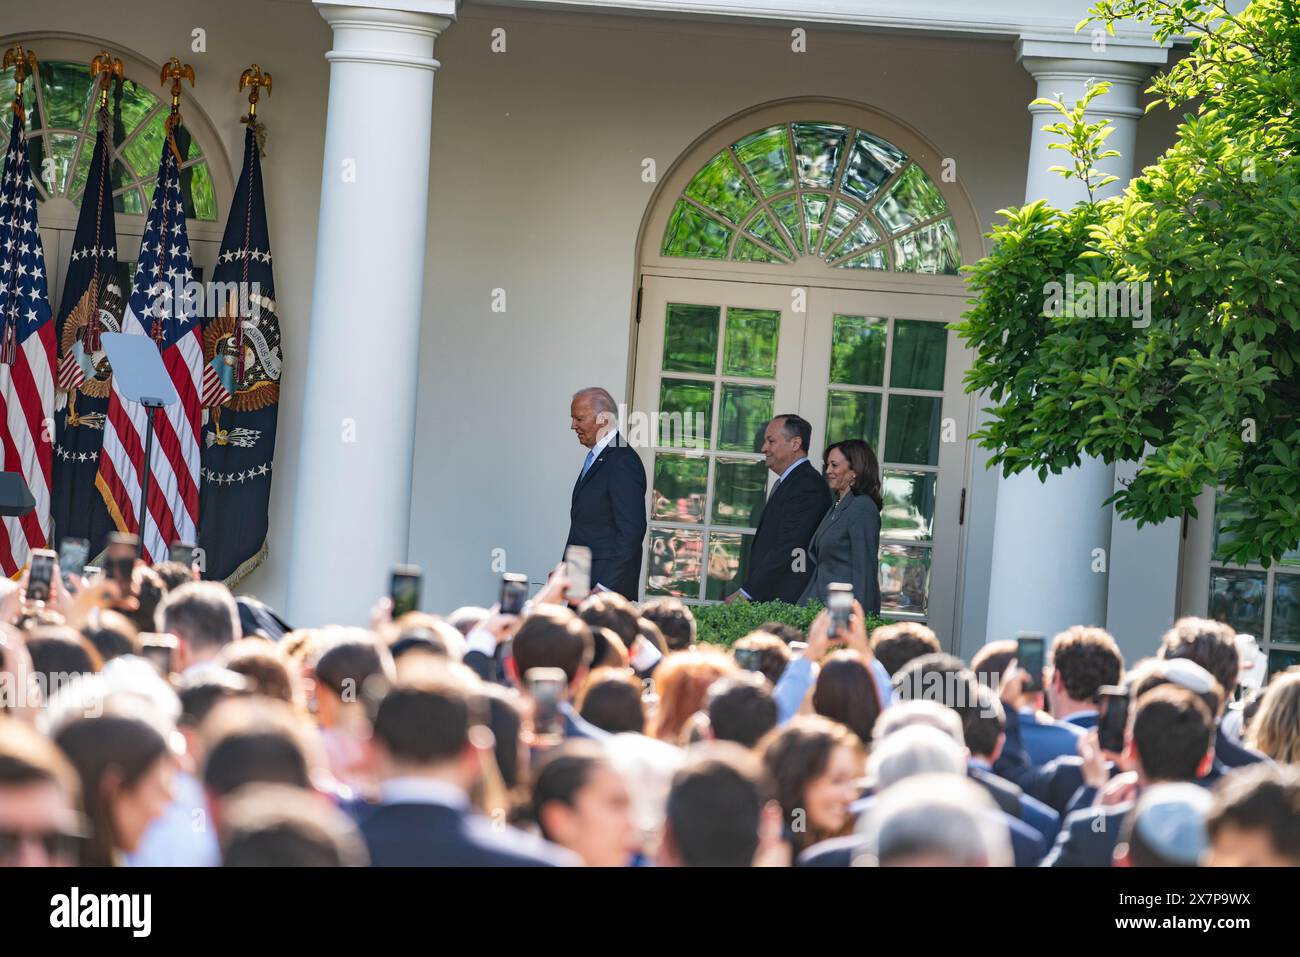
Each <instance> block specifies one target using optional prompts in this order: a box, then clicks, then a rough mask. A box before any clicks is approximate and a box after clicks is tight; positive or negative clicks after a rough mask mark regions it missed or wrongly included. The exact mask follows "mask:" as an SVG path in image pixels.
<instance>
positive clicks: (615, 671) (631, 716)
mask: <svg viewBox="0 0 1300 957" xmlns="http://www.w3.org/2000/svg"><path fill="white" fill-rule="evenodd" d="M641 695H642V689H641V682H640V681H638V680H637V678H636V676H635V675H634V674H632V672H631V671H629V670H628V669H626V668H598V669H596V670H595V671H593V672H592V673H591V675H590V676H589V677H588V678H587V683H586V684H585V685H584V686H583V689H582V696H581V697H580V698H579V700H578V714H580V715H581V716H582V719H583V720H584V721H586V722H588V723H589V724H594V725H595V726H596V727H598V728H600V729H601V730H602V731H608V732H609V733H610V734H619V733H621V732H624V731H630V732H632V733H634V734H642V733H644V732H645V705H644V704H643V703H642V701H641Z"/></svg>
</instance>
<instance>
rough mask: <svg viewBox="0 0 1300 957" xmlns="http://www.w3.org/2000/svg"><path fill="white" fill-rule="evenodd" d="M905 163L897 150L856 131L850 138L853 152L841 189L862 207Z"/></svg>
mask: <svg viewBox="0 0 1300 957" xmlns="http://www.w3.org/2000/svg"><path fill="white" fill-rule="evenodd" d="M906 159H907V157H905V156H904V155H903V154H902V152H900V151H899V150H898V149H897V148H895V147H893V146H891V145H890V144H888V143H886V142H885V141H884V140H882V139H877V138H876V137H874V136H872V135H871V134H870V133H864V132H862V131H861V130H859V131H858V135H857V136H856V137H854V141H853V152H852V153H851V154H850V156H849V165H848V168H847V169H846V170H845V171H844V184H843V185H842V186H841V189H843V190H844V192H846V193H849V194H850V195H853V196H856V197H857V198H858V199H860V200H862V201H863V202H864V203H865V202H867V201H868V200H870V199H871V198H872V197H873V196H875V195H876V190H878V189H880V184H881V183H883V182H884V181H885V180H887V179H889V177H890V176H892V175H894V172H895V171H896V170H897V169H898V168H899V167H900V166H902V165H903V163H904V162H905V161H906Z"/></svg>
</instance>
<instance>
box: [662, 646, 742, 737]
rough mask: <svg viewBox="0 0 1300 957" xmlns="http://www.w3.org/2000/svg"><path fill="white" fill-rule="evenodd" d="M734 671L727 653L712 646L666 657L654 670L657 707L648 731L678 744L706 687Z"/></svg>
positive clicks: (698, 708)
mask: <svg viewBox="0 0 1300 957" xmlns="http://www.w3.org/2000/svg"><path fill="white" fill-rule="evenodd" d="M737 670H739V669H737V668H736V666H735V664H734V663H733V662H732V660H731V658H730V657H729V656H727V655H725V654H723V653H722V652H720V651H713V650H711V649H704V648H697V649H696V650H695V651H679V652H677V653H675V654H671V655H669V656H668V657H666V658H665V659H664V660H663V661H661V662H660V663H659V667H658V668H656V669H655V689H656V691H658V693H659V709H658V711H657V712H656V713H655V716H654V722H653V726H652V728H651V734H652V735H653V736H654V737H656V738H658V739H659V740H661V741H668V742H670V743H672V744H678V743H680V741H681V738H682V731H683V729H684V728H685V727H686V724H687V722H688V721H690V719H691V716H692V715H694V714H695V712H697V711H699V710H700V709H701V708H703V707H704V703H705V699H706V698H707V697H708V692H709V686H710V685H712V684H713V682H715V681H717V680H718V679H719V678H723V677H727V676H729V675H732V674H735V672H736V671H737Z"/></svg>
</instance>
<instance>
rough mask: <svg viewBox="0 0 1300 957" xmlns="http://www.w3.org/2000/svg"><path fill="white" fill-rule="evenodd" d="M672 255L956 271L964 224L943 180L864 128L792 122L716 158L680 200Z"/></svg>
mask: <svg viewBox="0 0 1300 957" xmlns="http://www.w3.org/2000/svg"><path fill="white" fill-rule="evenodd" d="M662 251H663V254H664V255H665V256H681V257H685V258H690V259H717V260H730V261H732V262H752V263H793V262H795V261H796V260H797V259H799V258H801V257H804V256H815V257H817V258H819V259H822V260H823V261H825V262H826V263H828V264H829V265H831V266H833V267H837V268H843V269H879V270H895V271H897V272H910V273H937V274H947V275H952V274H955V273H956V272H957V268H958V266H959V265H960V263H961V253H960V251H959V249H958V244H957V227H956V225H955V224H954V223H953V220H952V215H951V213H950V212H949V209H948V204H947V203H946V202H945V201H944V198H943V195H942V194H941V193H940V192H939V190H938V188H937V187H936V186H935V184H934V181H933V180H931V179H930V177H929V176H927V175H926V173H925V172H924V171H923V170H922V169H921V167H919V166H918V165H916V163H914V162H913V161H911V160H910V159H909V158H908V157H907V155H906V154H904V153H903V151H902V150H900V149H898V148H897V147H896V146H894V145H893V144H891V143H887V142H885V141H884V140H882V139H880V138H879V137H877V136H873V135H872V134H871V133H868V132H866V131H865V130H860V129H854V128H853V127H850V126H841V125H837V124H833V123H784V124H781V125H779V126H771V127H768V128H767V129H763V130H759V131H758V132H757V133H751V134H750V135H749V136H746V137H745V138H744V139H742V140H740V141H738V142H736V143H733V144H732V145H731V146H729V147H727V149H725V150H723V151H722V152H721V153H719V154H718V155H717V156H715V157H713V159H712V160H710V161H709V162H708V163H707V164H706V165H705V166H704V168H703V169H701V170H700V171H699V172H698V173H696V174H695V176H694V178H693V179H692V180H691V181H690V183H689V184H687V186H686V189H685V190H684V191H683V193H682V195H681V196H680V197H679V198H678V200H677V204H676V206H675V207H674V208H673V211H672V215H671V216H670V217H669V220H668V227H667V228H666V229H665V230H664V238H663V245H662Z"/></svg>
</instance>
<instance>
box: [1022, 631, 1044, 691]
mask: <svg viewBox="0 0 1300 957" xmlns="http://www.w3.org/2000/svg"><path fill="white" fill-rule="evenodd" d="M1046 644H1047V636H1046V635H1044V634H1043V633H1042V632H1041V631H1022V632H1020V633H1019V634H1018V635H1016V661H1017V663H1018V664H1019V665H1020V667H1021V668H1022V669H1024V670H1025V671H1027V672H1029V677H1028V678H1026V679H1025V683H1024V684H1023V685H1021V689H1020V690H1022V691H1027V692H1035V691H1042V690H1043V664H1044V661H1045V658H1046V654H1045V652H1046Z"/></svg>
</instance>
